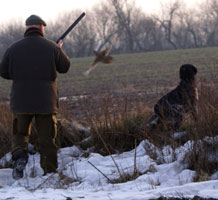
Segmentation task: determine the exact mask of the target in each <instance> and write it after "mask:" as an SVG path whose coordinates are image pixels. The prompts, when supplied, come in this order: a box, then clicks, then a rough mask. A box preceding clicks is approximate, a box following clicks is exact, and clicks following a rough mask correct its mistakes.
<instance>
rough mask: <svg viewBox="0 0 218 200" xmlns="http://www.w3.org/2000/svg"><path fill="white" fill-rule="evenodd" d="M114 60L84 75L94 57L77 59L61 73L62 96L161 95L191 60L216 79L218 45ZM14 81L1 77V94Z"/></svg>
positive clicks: (204, 74)
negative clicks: (66, 71) (106, 94)
mask: <svg viewBox="0 0 218 200" xmlns="http://www.w3.org/2000/svg"><path fill="white" fill-rule="evenodd" d="M114 58H115V60H114V63H113V64H110V65H104V64H99V66H98V67H97V68H96V69H95V70H94V71H92V72H91V74H90V75H89V76H88V77H85V76H83V74H82V73H83V72H84V71H86V70H87V69H88V68H89V67H90V66H91V64H92V62H93V59H94V57H85V58H74V59H72V60H71V69H70V71H69V73H67V74H63V75H62V74H59V76H58V87H59V95H60V96H68V97H70V96H77V95H84V94H85V95H86V94H89V95H96V94H102V93H107V92H109V91H110V92H111V93H114V94H135V93H142V94H148V95H151V94H159V93H161V92H166V90H169V89H171V88H172V87H175V86H176V84H177V83H178V81H179V79H178V76H179V74H178V70H179V67H180V65H182V64H184V63H192V64H194V65H195V66H196V67H197V68H198V70H199V77H201V78H204V79H207V80H211V79H214V80H215V79H216V76H217V71H218V66H217V65H218V47H214V48H199V49H187V50H172V51H161V52H146V53H135V54H122V55H114ZM10 85H11V82H10V81H7V80H3V79H2V78H1V79H0V93H1V97H8V96H9V93H10Z"/></svg>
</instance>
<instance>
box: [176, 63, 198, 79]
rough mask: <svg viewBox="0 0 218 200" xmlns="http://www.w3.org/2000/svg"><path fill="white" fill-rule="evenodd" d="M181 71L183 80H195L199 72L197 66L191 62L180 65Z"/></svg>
mask: <svg viewBox="0 0 218 200" xmlns="http://www.w3.org/2000/svg"><path fill="white" fill-rule="evenodd" d="M179 73H180V78H181V79H182V80H193V79H194V77H195V75H196V74H197V68H196V67H195V66H194V65H191V64H184V65H182V66H181V67H180V72H179Z"/></svg>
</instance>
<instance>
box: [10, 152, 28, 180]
mask: <svg viewBox="0 0 218 200" xmlns="http://www.w3.org/2000/svg"><path fill="white" fill-rule="evenodd" d="M12 159H13V161H14V164H13V172H12V177H13V178H14V179H15V180H18V179H20V178H23V170H24V169H25V167H26V164H27V162H28V153H27V151H22V152H17V153H15V154H14V155H13V156H12Z"/></svg>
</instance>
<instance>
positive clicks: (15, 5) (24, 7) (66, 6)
mask: <svg viewBox="0 0 218 200" xmlns="http://www.w3.org/2000/svg"><path fill="white" fill-rule="evenodd" d="M101 1H104V0H34V1H32V0H1V6H0V23H8V22H10V21H11V20H16V19H18V20H25V19H26V18H27V17H29V16H30V15H31V14H37V15H39V16H41V17H42V18H43V19H44V20H50V19H52V18H55V17H56V16H57V15H58V14H59V13H61V12H64V11H68V10H74V9H76V8H78V9H81V10H84V11H86V10H87V9H90V8H91V7H92V6H93V5H96V4H99V3H100V2H101ZM169 1H173V0H136V4H137V5H138V6H140V7H142V8H143V9H144V10H145V11H146V12H148V13H152V12H155V11H157V10H158V8H159V7H160V4H163V5H164V4H165V3H167V2H169ZM183 1H184V2H186V4H187V5H188V6H189V7H191V6H195V5H196V4H197V3H199V2H202V1H204V0H183Z"/></svg>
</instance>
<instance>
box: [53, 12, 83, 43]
mask: <svg viewBox="0 0 218 200" xmlns="http://www.w3.org/2000/svg"><path fill="white" fill-rule="evenodd" d="M85 15H86V14H85V13H84V12H83V13H82V14H81V15H80V16H79V17H78V18H77V19H76V20H75V22H73V24H71V26H70V27H69V28H68V29H67V30H66V31H65V32H64V33H63V34H62V35H61V37H59V38H58V40H57V41H56V43H58V42H59V41H60V40H63V39H64V38H65V37H66V36H67V35H68V34H69V32H70V31H72V29H73V28H74V27H75V26H76V25H77V24H78V23H79V21H80V20H81V19H82V18H83V17H84V16H85Z"/></svg>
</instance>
